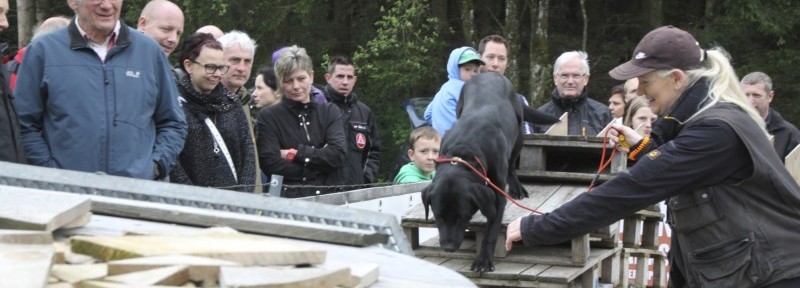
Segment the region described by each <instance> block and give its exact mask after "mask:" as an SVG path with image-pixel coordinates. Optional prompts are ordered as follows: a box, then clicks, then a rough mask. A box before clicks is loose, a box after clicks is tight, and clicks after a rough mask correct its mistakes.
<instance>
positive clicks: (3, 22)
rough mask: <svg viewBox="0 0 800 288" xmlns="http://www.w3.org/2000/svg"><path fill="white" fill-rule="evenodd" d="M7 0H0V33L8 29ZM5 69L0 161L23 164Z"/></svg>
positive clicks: (0, 70) (0, 80)
mask: <svg viewBox="0 0 800 288" xmlns="http://www.w3.org/2000/svg"><path fill="white" fill-rule="evenodd" d="M6 13H8V0H0V31H3V30H6V28H8V18H6ZM6 72H7V71H6V67H5V65H3V67H0V89H2V91H0V97H2V98H3V99H2V100H0V102H2V104H3V106H2V107H1V108H0V161H8V162H16V163H25V153H24V152H23V150H22V144H21V142H20V135H19V120H18V118H17V110H16V108H15V107H14V101H13V100H14V99H13V98H12V97H11V90H9V88H8V75H7V73H6Z"/></svg>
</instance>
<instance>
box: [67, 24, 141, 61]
mask: <svg viewBox="0 0 800 288" xmlns="http://www.w3.org/2000/svg"><path fill="white" fill-rule="evenodd" d="M77 21H78V16H75V18H72V21H71V22H70V23H69V26H68V27H67V31H69V32H68V33H69V47H70V48H72V49H79V48H89V40H86V38H85V37H84V33H83V31H81V29H80V28H79V27H78V22H77ZM114 31H115V33H116V37H117V38H116V40H115V43H114V46H128V45H129V44H130V43H131V39H130V29H128V25H125V23H124V22H122V20H118V21H117V26H116V27H115V28H114ZM109 52H110V51H109Z"/></svg>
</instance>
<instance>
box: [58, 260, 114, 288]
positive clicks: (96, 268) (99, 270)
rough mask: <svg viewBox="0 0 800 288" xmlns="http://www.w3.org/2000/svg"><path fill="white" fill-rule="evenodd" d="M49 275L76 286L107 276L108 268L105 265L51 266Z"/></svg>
mask: <svg viewBox="0 0 800 288" xmlns="http://www.w3.org/2000/svg"><path fill="white" fill-rule="evenodd" d="M50 275H52V276H54V277H56V278H58V279H59V280H61V281H63V282H67V283H71V284H76V283H79V282H82V281H86V280H95V279H100V278H103V277H106V276H108V266H107V265H106V264H83V265H66V264H59V265H53V268H51V269H50Z"/></svg>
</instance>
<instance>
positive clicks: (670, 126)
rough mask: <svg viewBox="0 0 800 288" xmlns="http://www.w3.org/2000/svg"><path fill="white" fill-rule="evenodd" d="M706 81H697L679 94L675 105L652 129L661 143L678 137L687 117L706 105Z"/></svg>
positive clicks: (703, 79)
mask: <svg viewBox="0 0 800 288" xmlns="http://www.w3.org/2000/svg"><path fill="white" fill-rule="evenodd" d="M707 100H708V81H707V80H706V79H705V78H702V79H698V80H697V81H695V82H694V83H692V84H691V86H689V88H687V89H686V91H684V92H683V94H681V96H680V97H678V99H677V100H676V101H675V104H673V105H672V107H670V108H669V110H667V112H666V113H664V115H663V116H662V117H659V119H658V121H656V124H655V125H654V126H655V127H653V132H652V133H651V134H654V135H653V136H654V137H658V138H661V139H659V140H661V141H663V142H661V143H666V142H667V141H670V140H672V139H674V138H675V137H677V136H678V133H679V132H680V131H681V129H682V128H683V125H684V124H685V123H686V121H688V120H689V117H692V115H694V114H695V113H696V112H697V111H698V110H700V108H702V107H704V106H705V105H707V103H706V102H707Z"/></svg>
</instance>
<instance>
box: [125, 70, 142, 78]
mask: <svg viewBox="0 0 800 288" xmlns="http://www.w3.org/2000/svg"><path fill="white" fill-rule="evenodd" d="M125 76H128V77H133V78H139V71H136V72H133V71H131V70H128V71H126V72H125Z"/></svg>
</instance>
